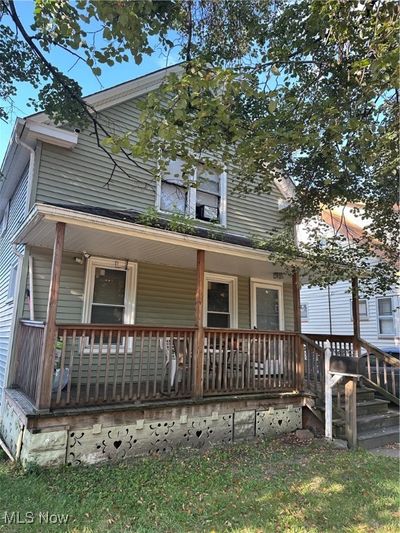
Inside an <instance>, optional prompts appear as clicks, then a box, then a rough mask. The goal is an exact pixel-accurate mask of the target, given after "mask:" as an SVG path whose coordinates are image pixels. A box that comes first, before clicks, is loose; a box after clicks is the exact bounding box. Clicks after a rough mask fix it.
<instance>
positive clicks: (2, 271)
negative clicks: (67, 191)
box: [0, 172, 28, 401]
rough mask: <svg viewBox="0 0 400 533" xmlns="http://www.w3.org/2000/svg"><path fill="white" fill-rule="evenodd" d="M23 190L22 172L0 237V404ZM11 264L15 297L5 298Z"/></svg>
mask: <svg viewBox="0 0 400 533" xmlns="http://www.w3.org/2000/svg"><path fill="white" fill-rule="evenodd" d="M27 187H28V173H27V172H26V173H24V175H23V177H22V178H21V180H20V183H19V185H18V186H17V188H16V190H15V192H14V194H13V196H12V198H11V200H10V209H9V215H8V225H7V229H6V232H5V234H4V235H3V236H2V237H0V401H1V397H2V391H3V385H4V382H5V379H6V375H5V374H6V368H7V360H8V353H9V345H10V336H11V329H12V323H13V314H14V306H15V302H16V301H17V290H18V279H19V273H20V270H21V264H20V263H21V261H20V260H19V259H18V257H17V255H16V254H15V253H14V250H13V246H12V244H11V242H10V241H11V238H12V236H13V235H14V234H15V232H16V231H17V228H18V227H19V226H20V224H21V223H22V221H23V220H24V217H25V215H26V201H27ZM23 248H24V247H23V246H20V247H19V248H18V251H19V252H23ZM15 265H18V271H17V274H16V279H15V282H16V289H15V296H14V298H12V299H8V289H9V284H10V276H11V270H12V268H13V267H14V266H15Z"/></svg>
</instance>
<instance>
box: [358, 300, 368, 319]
mask: <svg viewBox="0 0 400 533" xmlns="http://www.w3.org/2000/svg"><path fill="white" fill-rule="evenodd" d="M358 309H359V313H360V319H361V320H368V300H366V299H365V298H363V299H360V300H358Z"/></svg>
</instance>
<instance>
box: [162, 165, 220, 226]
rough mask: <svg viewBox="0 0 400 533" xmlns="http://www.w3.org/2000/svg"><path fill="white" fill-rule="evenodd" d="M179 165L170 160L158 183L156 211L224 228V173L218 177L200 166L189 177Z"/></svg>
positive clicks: (215, 173) (210, 170)
mask: <svg viewBox="0 0 400 533" xmlns="http://www.w3.org/2000/svg"><path fill="white" fill-rule="evenodd" d="M182 165H183V162H182V161H179V160H177V161H170V163H169V165H168V168H167V171H166V172H165V175H164V177H163V178H162V180H161V181H160V182H159V186H158V191H157V202H156V203H157V208H158V209H159V210H160V211H164V212H167V213H181V214H183V215H187V216H190V217H192V218H196V219H198V220H205V221H208V222H211V221H212V222H218V223H220V224H222V225H224V226H225V225H226V173H225V172H223V173H222V174H218V173H217V172H214V171H213V170H212V169H207V168H206V167H205V166H204V165H202V164H199V165H198V166H197V168H196V169H194V170H193V174H192V175H190V176H183V175H182ZM191 185H193V186H191Z"/></svg>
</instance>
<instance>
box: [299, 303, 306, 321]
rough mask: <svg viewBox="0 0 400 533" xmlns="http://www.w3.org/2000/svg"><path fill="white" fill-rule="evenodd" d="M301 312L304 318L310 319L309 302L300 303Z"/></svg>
mask: <svg viewBox="0 0 400 533" xmlns="http://www.w3.org/2000/svg"><path fill="white" fill-rule="evenodd" d="M300 314H301V319H302V320H308V304H301V305H300Z"/></svg>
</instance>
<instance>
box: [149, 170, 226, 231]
mask: <svg viewBox="0 0 400 533" xmlns="http://www.w3.org/2000/svg"><path fill="white" fill-rule="evenodd" d="M218 176H219V179H220V202H219V203H220V205H219V218H220V220H219V222H211V221H210V220H201V219H200V218H196V195H197V194H196V193H197V189H196V187H189V188H188V190H187V206H186V212H185V213H182V214H183V215H185V216H188V217H189V218H193V219H194V220H196V221H199V222H201V223H205V224H213V225H218V226H221V227H225V228H226V226H227V213H226V208H227V173H226V170H223V171H222V172H221V174H218ZM196 180H197V168H195V169H194V176H193V182H196ZM165 181H167V180H165ZM162 182H163V179H162V178H160V179H158V180H157V189H156V202H155V205H156V209H157V211H158V212H159V213H162V214H165V215H172V214H173V212H172V211H165V210H163V209H161V188H162Z"/></svg>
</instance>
